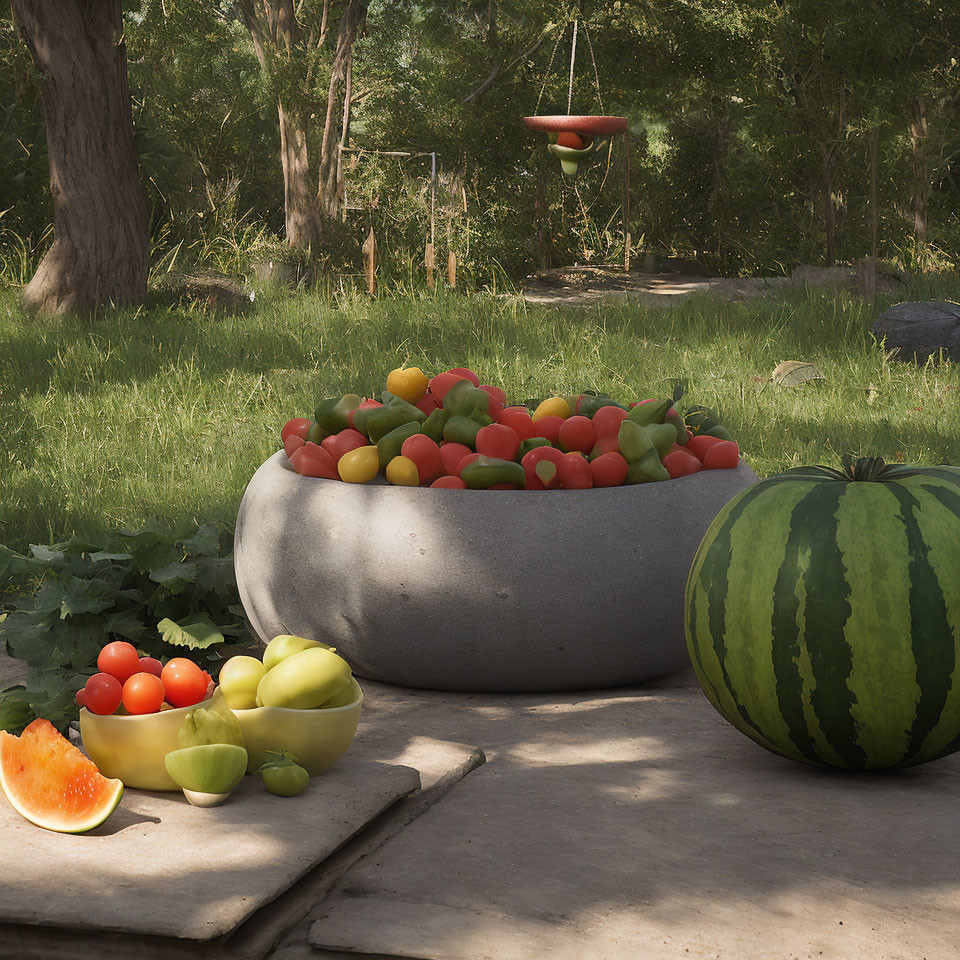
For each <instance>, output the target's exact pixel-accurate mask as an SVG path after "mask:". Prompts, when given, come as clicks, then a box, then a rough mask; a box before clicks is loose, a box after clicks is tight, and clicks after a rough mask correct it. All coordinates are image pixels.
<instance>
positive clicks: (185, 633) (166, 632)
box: [157, 617, 223, 650]
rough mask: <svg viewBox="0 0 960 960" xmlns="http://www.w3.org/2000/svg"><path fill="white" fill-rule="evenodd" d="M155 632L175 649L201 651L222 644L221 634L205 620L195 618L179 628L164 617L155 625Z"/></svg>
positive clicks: (177, 624)
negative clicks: (182, 648)
mask: <svg viewBox="0 0 960 960" xmlns="http://www.w3.org/2000/svg"><path fill="white" fill-rule="evenodd" d="M157 630H158V632H159V633H160V636H161V637H163V640H164V642H165V643H169V644H172V645H173V646H175V647H189V648H190V649H191V650H203V649H205V648H206V647H211V646H213V644H215V643H223V634H222V633H221V632H220V631H219V630H218V629H217V627H216V626H215V625H214V624H213V623H211V622H210V621H209V620H207V619H206V618H197V619H194V620H193V621H192V622H191V623H185V624H183V625H182V626H181V625H180V624H179V623H175V622H174V621H173V620H171V619H170V618H169V617H164V619H163V620H161V621H160V622H159V623H158V624H157Z"/></svg>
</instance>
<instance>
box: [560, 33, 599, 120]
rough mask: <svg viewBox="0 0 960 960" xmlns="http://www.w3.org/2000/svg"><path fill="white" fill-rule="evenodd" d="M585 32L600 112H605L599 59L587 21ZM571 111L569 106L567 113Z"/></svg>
mask: <svg viewBox="0 0 960 960" xmlns="http://www.w3.org/2000/svg"><path fill="white" fill-rule="evenodd" d="M583 32H584V33H585V34H586V36H587V46H588V47H589V48H590V61H591V63H593V79H594V82H595V83H596V85H597V100H598V101H599V103H600V113H603V112H604V110H603V94H602V93H601V92H600V74H599V73H597V59H596V57H594V55H593V41H592V40H591V39H590V31H589V30H588V29H587V24H586V22H584V24H583ZM569 112H570V110H569V108H568V109H567V113H569Z"/></svg>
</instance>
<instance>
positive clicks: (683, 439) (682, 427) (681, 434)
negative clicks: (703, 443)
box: [663, 407, 688, 446]
mask: <svg viewBox="0 0 960 960" xmlns="http://www.w3.org/2000/svg"><path fill="white" fill-rule="evenodd" d="M663 422H664V423H670V424H672V425H673V428H674V430H676V431H677V443H679V444H680V445H681V446H686V445H687V439H688V437H687V425H686V424H685V423H684V422H683V417H681V416H680V414H679V413H677V408H676V407H671V408H670V410H669V411H668V412H667V415H666V417H664V419H663Z"/></svg>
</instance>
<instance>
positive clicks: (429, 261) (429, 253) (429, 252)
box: [423, 240, 435, 290]
mask: <svg viewBox="0 0 960 960" xmlns="http://www.w3.org/2000/svg"><path fill="white" fill-rule="evenodd" d="M423 264H424V266H425V267H426V268H427V287H428V288H429V289H431V290H432V289H433V268H434V265H435V263H434V259H433V244H432V243H431V242H430V241H429V240H428V241H427V247H426V250H424V254H423Z"/></svg>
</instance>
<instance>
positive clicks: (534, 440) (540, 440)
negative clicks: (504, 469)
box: [515, 437, 553, 463]
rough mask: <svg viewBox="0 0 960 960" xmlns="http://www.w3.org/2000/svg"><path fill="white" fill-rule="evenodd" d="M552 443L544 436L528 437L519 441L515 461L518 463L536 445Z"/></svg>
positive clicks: (543, 445) (548, 445)
mask: <svg viewBox="0 0 960 960" xmlns="http://www.w3.org/2000/svg"><path fill="white" fill-rule="evenodd" d="M552 446H553V444H552V443H551V442H550V441H549V440H548V439H547V438H546V437H530V438H529V439H528V440H521V441H520V449H519V450H517V456H516V458H515V459H516V461H517V463H519V462H520V461H521V460H522V459H523V458H524V457H525V456H526V455H527V454H528V453H529V452H530V451H531V450H536V449H537V447H552Z"/></svg>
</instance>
